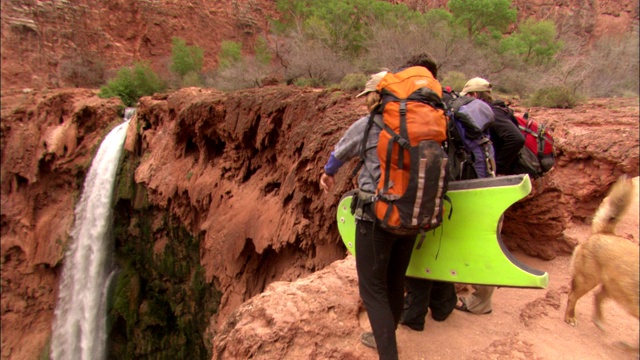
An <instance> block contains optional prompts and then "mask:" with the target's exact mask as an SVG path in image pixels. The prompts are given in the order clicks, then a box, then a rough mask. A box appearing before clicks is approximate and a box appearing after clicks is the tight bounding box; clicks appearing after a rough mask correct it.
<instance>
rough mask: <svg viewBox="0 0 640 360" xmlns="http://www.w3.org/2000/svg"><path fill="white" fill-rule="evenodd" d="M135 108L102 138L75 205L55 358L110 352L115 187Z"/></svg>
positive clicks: (76, 359)
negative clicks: (108, 326)
mask: <svg viewBox="0 0 640 360" xmlns="http://www.w3.org/2000/svg"><path fill="white" fill-rule="evenodd" d="M134 113H135V108H127V110H126V111H125V119H124V120H125V121H124V122H123V123H122V124H120V125H118V126H117V127H115V128H114V129H113V130H111V132H110V133H109V134H108V135H107V136H106V137H105V139H104V140H103V141H102V144H101V145H100V148H99V149H98V153H97V154H96V156H95V158H94V159H93V161H92V163H91V167H90V168H89V173H88V174H87V177H86V179H85V182H84V189H83V192H82V195H81V197H80V201H79V202H78V204H77V205H76V208H75V223H74V225H73V229H72V230H71V240H70V242H69V249H68V250H67V252H66V254H65V258H64V264H63V269H62V278H61V280H60V287H59V294H58V302H57V305H56V309H55V319H54V322H53V331H52V335H51V349H50V350H51V353H50V354H51V359H53V360H62V359H65V360H66V359H73V360H90V359H91V360H93V359H104V358H105V357H106V340H107V331H106V317H107V308H106V302H107V290H108V289H109V282H110V281H111V278H112V275H113V263H112V247H113V244H112V239H111V231H110V230H111V223H112V208H113V206H112V202H113V187H114V183H115V177H116V172H117V170H118V163H119V161H120V154H121V153H122V148H123V144H124V140H125V137H126V134H127V126H128V124H129V120H130V119H131V117H133V114H134Z"/></svg>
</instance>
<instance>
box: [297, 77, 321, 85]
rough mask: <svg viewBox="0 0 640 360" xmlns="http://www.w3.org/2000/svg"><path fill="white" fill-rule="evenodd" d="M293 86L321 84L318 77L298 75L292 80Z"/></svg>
mask: <svg viewBox="0 0 640 360" xmlns="http://www.w3.org/2000/svg"><path fill="white" fill-rule="evenodd" d="M293 84H294V85H295V86H299V87H318V86H322V84H321V83H320V80H319V79H313V78H307V77H299V78H297V79H295V80H294V81H293Z"/></svg>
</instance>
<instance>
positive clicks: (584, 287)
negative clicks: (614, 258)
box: [564, 272, 598, 326]
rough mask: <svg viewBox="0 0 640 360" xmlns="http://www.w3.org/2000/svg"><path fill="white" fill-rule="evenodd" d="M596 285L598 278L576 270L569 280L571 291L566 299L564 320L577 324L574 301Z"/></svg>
mask: <svg viewBox="0 0 640 360" xmlns="http://www.w3.org/2000/svg"><path fill="white" fill-rule="evenodd" d="M596 285H598V279H597V278H596V277H595V276H593V275H590V274H581V273H579V272H576V273H575V274H574V275H573V279H572V280H571V291H569V298H568V299H567V310H566V311H565V313H564V321H565V322H566V323H567V324H569V325H571V326H576V325H578V321H577V320H576V303H577V302H578V300H579V299H580V298H581V297H582V296H583V295H584V294H586V293H588V292H589V291H590V290H591V289H593V288H594V287H596Z"/></svg>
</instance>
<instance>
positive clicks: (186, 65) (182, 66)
mask: <svg viewBox="0 0 640 360" xmlns="http://www.w3.org/2000/svg"><path fill="white" fill-rule="evenodd" d="M171 44H172V46H171V65H170V69H171V71H173V72H174V73H176V74H177V75H178V76H180V77H181V78H182V77H184V76H185V75H187V74H188V73H191V72H194V73H196V74H197V73H199V72H200V70H202V63H203V61H204V50H202V48H200V47H197V46H187V43H186V42H185V40H184V39H182V38H179V37H174V38H172V39H171Z"/></svg>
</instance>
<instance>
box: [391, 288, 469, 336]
mask: <svg viewBox="0 0 640 360" xmlns="http://www.w3.org/2000/svg"><path fill="white" fill-rule="evenodd" d="M405 287H406V288H407V296H406V298H405V303H404V313H403V314H402V321H401V322H402V323H403V324H405V325H407V326H409V327H411V328H412V329H414V330H422V329H424V322H425V317H426V316H427V313H428V312H429V309H431V316H432V317H433V319H434V320H436V321H444V320H445V319H446V318H447V317H448V316H449V315H450V314H451V312H453V308H454V307H455V306H456V302H457V301H458V297H457V295H456V289H455V286H454V284H453V283H448V282H442V281H432V280H425V279H417V278H410V277H407V278H406V279H405Z"/></svg>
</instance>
